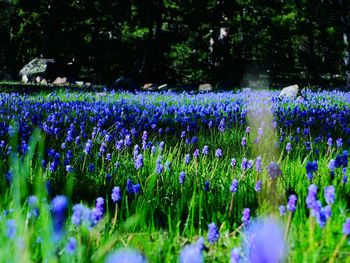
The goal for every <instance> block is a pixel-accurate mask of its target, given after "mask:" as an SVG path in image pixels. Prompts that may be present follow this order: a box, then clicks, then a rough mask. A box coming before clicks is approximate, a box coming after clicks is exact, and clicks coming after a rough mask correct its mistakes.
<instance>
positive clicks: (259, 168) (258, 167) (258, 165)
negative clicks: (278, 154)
mask: <svg viewBox="0 0 350 263" xmlns="http://www.w3.org/2000/svg"><path fill="white" fill-rule="evenodd" d="M255 169H256V171H257V172H258V173H261V172H262V159H261V156H258V157H257V158H256V161H255Z"/></svg>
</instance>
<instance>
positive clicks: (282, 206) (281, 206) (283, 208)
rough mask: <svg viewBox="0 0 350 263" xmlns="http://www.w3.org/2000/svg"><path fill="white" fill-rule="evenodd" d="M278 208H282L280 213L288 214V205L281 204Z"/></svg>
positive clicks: (282, 214)
mask: <svg viewBox="0 0 350 263" xmlns="http://www.w3.org/2000/svg"><path fill="white" fill-rule="evenodd" d="M278 210H280V215H281V216H284V215H285V214H286V212H287V209H286V207H285V206H284V205H280V206H279V207H278Z"/></svg>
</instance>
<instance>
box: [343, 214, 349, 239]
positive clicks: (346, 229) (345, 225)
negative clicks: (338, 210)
mask: <svg viewBox="0 0 350 263" xmlns="http://www.w3.org/2000/svg"><path fill="white" fill-rule="evenodd" d="M343 234H344V235H346V236H348V235H350V218H347V219H346V221H345V223H344V225H343Z"/></svg>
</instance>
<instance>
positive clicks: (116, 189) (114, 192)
mask: <svg viewBox="0 0 350 263" xmlns="http://www.w3.org/2000/svg"><path fill="white" fill-rule="evenodd" d="M111 196H112V200H113V202H114V203H117V202H119V201H120V200H121V199H122V194H121V191H120V187H119V186H115V187H113V190H112V195H111Z"/></svg>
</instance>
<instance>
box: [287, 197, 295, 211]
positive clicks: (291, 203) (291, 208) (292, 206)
mask: <svg viewBox="0 0 350 263" xmlns="http://www.w3.org/2000/svg"><path fill="white" fill-rule="evenodd" d="M297 200H298V199H297V197H296V196H295V195H290V196H289V200H288V205H287V208H288V210H289V211H290V212H292V213H293V212H294V211H295V209H296V206H297Z"/></svg>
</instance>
